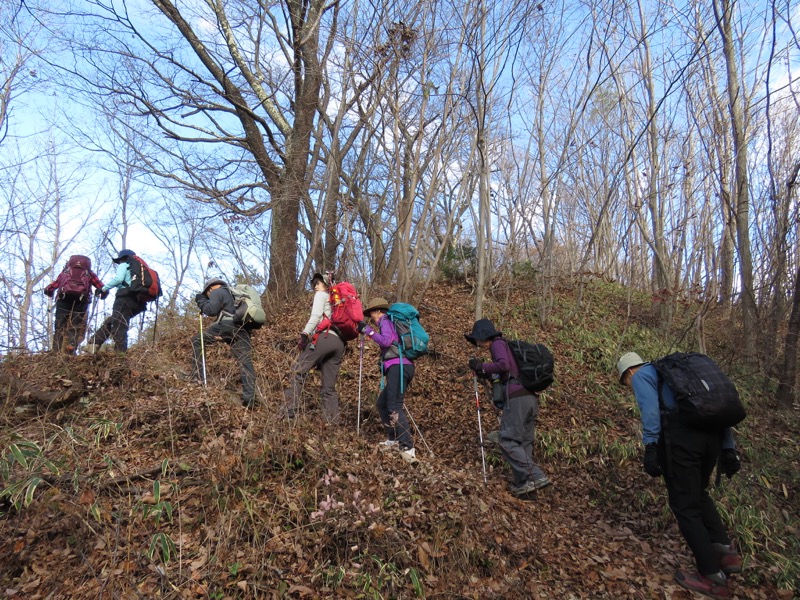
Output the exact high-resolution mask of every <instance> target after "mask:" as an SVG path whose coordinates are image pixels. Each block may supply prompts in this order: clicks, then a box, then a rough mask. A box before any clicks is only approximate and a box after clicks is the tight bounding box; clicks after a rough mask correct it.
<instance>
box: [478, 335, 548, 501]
mask: <svg viewBox="0 0 800 600" xmlns="http://www.w3.org/2000/svg"><path fill="white" fill-rule="evenodd" d="M464 337H465V338H466V339H467V341H468V342H469V343H471V344H473V345H474V346H478V347H479V348H483V349H484V350H489V352H490V353H491V355H492V361H491V362H483V361H481V360H480V359H478V358H471V359H470V360H469V368H470V369H472V370H473V371H475V372H476V374H477V375H478V377H482V378H488V377H491V376H492V375H498V376H499V381H500V383H501V384H502V385H503V388H504V390H503V395H504V398H505V403H504V405H503V416H502V417H501V418H500V450H501V452H502V453H503V458H505V459H506V462H507V463H508V466H509V467H511V472H512V474H513V476H514V482H513V484H512V486H511V493H512V494H514V495H515V496H517V497H518V498H527V497H530V495H531V494H532V493H533V492H535V491H536V490H539V489H541V488H544V487H547V486H548V485H550V483H551V482H550V479H548V477H547V475H545V474H544V472H543V471H542V470H541V469H540V468H539V466H538V465H537V464H536V463H535V462H533V440H534V435H535V431H536V418H537V417H538V415H539V399H538V398H537V397H536V394H534V393H532V392H529V391H528V390H526V389H525V388H524V387H522V385H521V384H520V383H519V382H518V379H517V378H518V377H519V369H518V367H517V363H516V361H515V360H514V355H513V354H511V349H510V348H509V347H508V343H507V342H506V341H505V340H504V339H503V334H502V332H500V331H497V330H495V328H494V325H493V324H492V322H491V321H490V320H489V319H480V320H478V321H475V324H474V325H473V327H472V333H469V334H466V335H465V336H464Z"/></svg>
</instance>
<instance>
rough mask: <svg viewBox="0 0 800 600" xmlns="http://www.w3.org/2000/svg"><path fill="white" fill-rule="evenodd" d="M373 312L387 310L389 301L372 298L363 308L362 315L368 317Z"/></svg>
mask: <svg viewBox="0 0 800 600" xmlns="http://www.w3.org/2000/svg"><path fill="white" fill-rule="evenodd" d="M373 310H389V301H388V300H387V299H386V298H373V299H372V300H370V301H369V304H367V306H366V307H365V308H364V314H366V315H368V314H369V313H371V312H372V311H373Z"/></svg>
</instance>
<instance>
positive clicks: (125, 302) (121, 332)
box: [86, 249, 147, 354]
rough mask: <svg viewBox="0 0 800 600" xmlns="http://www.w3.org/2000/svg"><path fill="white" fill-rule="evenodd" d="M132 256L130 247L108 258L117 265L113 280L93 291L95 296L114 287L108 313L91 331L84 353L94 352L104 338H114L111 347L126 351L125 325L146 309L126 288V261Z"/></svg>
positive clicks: (129, 278)
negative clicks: (114, 290)
mask: <svg viewBox="0 0 800 600" xmlns="http://www.w3.org/2000/svg"><path fill="white" fill-rule="evenodd" d="M133 256H136V253H135V252H134V251H133V250H127V249H126V250H120V252H119V255H118V256H117V258H112V259H111V260H113V261H114V262H115V263H116V264H117V272H116V274H115V275H114V279H112V280H111V281H109V282H108V283H107V284H105V285H104V286H103V287H102V288H101V289H99V290H97V291H96V292H95V295H97V296H101V295H102V294H106V295H107V294H108V291H109V290H112V289H114V288H118V289H117V293H116V295H115V296H114V306H113V307H112V308H111V316H109V317H108V318H106V320H105V321H103V324H102V325H101V326H100V328H99V329H98V330H97V331H95V332H94V335H93V336H92V337H91V339H90V340H89V343H88V344H87V345H86V353H87V354H95V353H96V352H97V351H98V350H99V349H100V346H102V345H103V344H104V343H105V341H106V340H108V339H112V340H114V349H115V350H117V351H118V352H127V350H128V327H129V326H130V322H131V319H132V318H133V317H135V316H136V315H138V314H140V313H142V312H144V311H145V310H147V304H145V303H144V302H139V300H138V299H137V297H136V295H135V294H129V293H128V287H129V286H130V285H131V281H132V273H131V267H130V264H129V262H128V261H129V260H130V259H131V257H133ZM101 297H102V296H101Z"/></svg>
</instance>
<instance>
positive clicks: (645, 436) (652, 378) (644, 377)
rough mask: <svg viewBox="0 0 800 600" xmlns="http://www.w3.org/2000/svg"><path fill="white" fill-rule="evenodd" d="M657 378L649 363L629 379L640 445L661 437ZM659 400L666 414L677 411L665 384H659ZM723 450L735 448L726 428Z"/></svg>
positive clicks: (654, 369)
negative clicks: (639, 422)
mask: <svg viewBox="0 0 800 600" xmlns="http://www.w3.org/2000/svg"><path fill="white" fill-rule="evenodd" d="M658 386H659V378H658V372H657V371H656V368H655V367H654V366H653V365H652V364H651V363H645V364H644V365H642V366H641V367H639V368H638V369H637V370H636V372H635V373H634V374H633V377H632V378H631V387H633V394H634V395H635V396H636V403H637V404H638V405H639V412H640V414H641V418H642V443H643V444H645V445H647V444H655V443H657V442H658V438H659V436H660V435H661V409H660V407H659V404H658ZM661 400H662V402H663V403H664V410H666V411H667V412H668V413H670V412H675V411H677V404H676V403H675V394H673V393H672V389H670V387H669V386H668V385H667V384H666V383H661ZM722 447H723V448H735V447H736V444H735V443H734V441H733V431H731V428H730V427H726V428H725V431H724V433H723V437H722Z"/></svg>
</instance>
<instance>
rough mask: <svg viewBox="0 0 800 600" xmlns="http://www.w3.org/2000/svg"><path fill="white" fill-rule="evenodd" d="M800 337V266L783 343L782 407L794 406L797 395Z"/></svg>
mask: <svg viewBox="0 0 800 600" xmlns="http://www.w3.org/2000/svg"><path fill="white" fill-rule="evenodd" d="M798 339H800V267H798V268H797V274H796V275H795V278H794V299H793V301H792V315H791V316H790V317H789V328H788V329H787V331H786V340H785V341H784V345H783V369H781V374H780V379H779V380H778V392H777V401H778V407H779V408H782V409H786V410H788V409H790V408H792V404H793V403H794V400H795V397H796V387H795V384H796V383H797V341H798Z"/></svg>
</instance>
